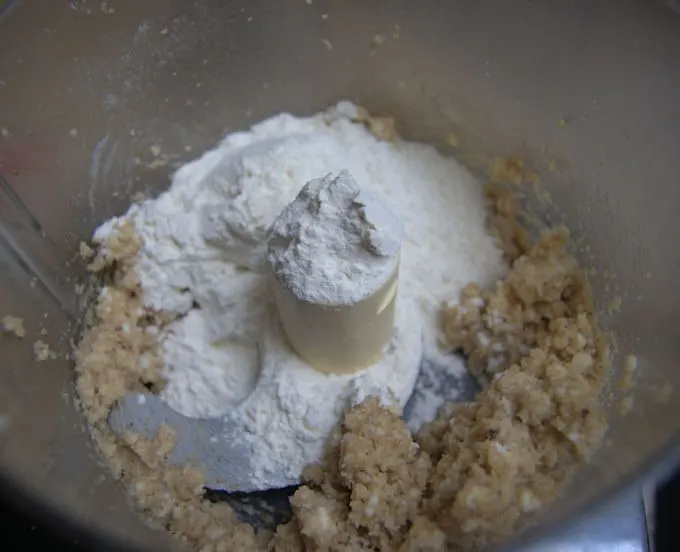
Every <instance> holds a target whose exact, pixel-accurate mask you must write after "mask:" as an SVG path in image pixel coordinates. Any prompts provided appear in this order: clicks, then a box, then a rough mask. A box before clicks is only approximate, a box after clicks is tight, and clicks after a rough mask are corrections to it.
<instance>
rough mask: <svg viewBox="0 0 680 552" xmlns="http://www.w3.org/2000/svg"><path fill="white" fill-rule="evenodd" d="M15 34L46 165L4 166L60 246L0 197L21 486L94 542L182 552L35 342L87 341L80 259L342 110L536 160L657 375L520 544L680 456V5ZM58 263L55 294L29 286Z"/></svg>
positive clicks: (356, 10)
mask: <svg viewBox="0 0 680 552" xmlns="http://www.w3.org/2000/svg"><path fill="white" fill-rule="evenodd" d="M2 17H3V20H2V21H1V22H0V81H1V82H0V126H2V127H3V136H4V141H3V144H4V145H6V144H8V143H14V144H16V143H22V144H29V145H30V146H31V147H36V148H39V150H38V151H39V153H40V155H41V157H40V162H39V163H38V164H35V165H33V166H28V167H22V168H21V170H19V169H16V170H13V169H12V168H11V167H8V166H7V165H5V166H4V167H3V168H2V169H0V171H2V175H3V176H4V177H5V178H6V179H7V181H8V182H9V183H10V184H11V186H12V187H13V189H14V190H16V192H17V194H18V196H19V199H20V200H21V201H22V202H23V203H24V204H25V205H26V206H27V207H28V209H29V211H30V212H31V213H32V214H33V215H34V216H35V219H36V220H37V221H38V222H39V224H40V225H41V227H42V229H44V234H45V235H47V236H49V239H50V240H51V243H52V244H54V245H53V246H51V247H49V248H45V247H44V238H40V239H36V226H35V224H33V222H30V221H29V222H28V223H27V222H26V219H25V218H21V216H18V215H17V212H16V211H12V212H10V211H11V209H10V207H11V205H9V203H8V202H7V201H4V202H0V218H2V217H5V218H4V219H3V221H4V222H5V223H6V227H7V225H11V226H12V236H13V238H12V239H15V242H14V243H13V244H11V245H10V244H9V243H8V242H7V240H6V239H5V240H4V241H3V240H2V239H0V243H2V244H4V249H3V248H2V247H0V314H2V315H4V314H15V315H18V316H21V317H23V318H24V319H25V321H26V326H27V329H28V332H29V335H28V337H27V339H26V340H24V341H17V340H14V341H13V340H9V339H3V340H2V341H1V342H0V343H1V346H2V352H3V362H2V366H1V367H0V410H1V412H0V413H1V414H2V416H3V418H2V420H3V421H4V422H5V423H4V426H5V427H3V434H2V437H1V441H0V443H1V444H0V467H1V473H2V478H3V481H5V482H6V485H9V486H10V487H11V488H12V489H13V493H14V495H20V496H21V497H23V499H25V500H28V501H29V503H30V504H31V505H32V506H31V507H38V506H36V505H39V508H40V509H41V510H42V511H48V512H51V515H53V516H57V518H58V519H64V520H68V523H72V524H76V525H78V526H79V527H87V528H88V531H89V534H91V535H96V536H97V538H98V539H99V542H100V544H101V545H102V546H103V543H104V542H113V541H111V540H110V539H115V540H116V542H126V543H129V544H131V545H134V546H136V547H141V548H158V547H161V546H167V537H166V536H165V535H163V534H162V533H158V532H154V531H152V530H150V529H149V528H147V527H146V526H145V525H144V524H143V523H142V521H141V520H140V519H139V518H138V517H137V515H136V514H135V513H134V512H132V511H131V509H130V508H129V506H128V503H127V501H126V499H125V496H124V492H123V490H122V489H121V488H120V487H119V486H118V485H117V484H116V483H115V482H112V481H111V480H110V479H109V478H108V477H107V476H106V472H105V470H104V469H103V468H102V467H101V466H100V464H99V462H98V458H97V453H96V449H95V448H94V447H93V445H92V444H91V443H90V441H89V439H88V436H87V431H86V429H85V427H84V424H83V421H82V418H81V416H80V415H79V414H78V412H77V409H76V408H75V407H74V404H73V399H74V396H73V385H72V381H73V367H72V362H71V361H70V360H65V359H58V360H54V361H50V362H46V363H38V362H35V361H34V360H33V356H32V352H31V344H32V342H33V341H34V340H35V339H37V338H38V337H39V336H38V330H39V328H41V327H45V328H46V329H47V336H45V337H43V338H42V339H43V340H44V341H47V342H49V343H50V346H51V347H52V348H54V349H55V350H60V351H62V352H66V351H68V350H69V339H71V338H74V337H75V336H76V332H77V330H78V324H77V322H75V321H74V320H73V319H72V318H70V317H69V316H68V315H67V314H66V313H65V311H64V306H66V307H67V308H68V306H69V305H74V304H75V303H76V299H77V297H76V295H75V293H74V292H73V283H74V282H75V281H76V280H75V279H77V278H78V277H79V276H82V272H81V269H79V268H77V265H78V263H74V262H73V258H74V251H75V250H76V247H77V244H78V242H79V241H80V240H81V239H85V238H87V237H88V236H89V235H90V234H91V232H92V230H93V229H94V228H95V227H96V225H97V224H98V223H100V222H101V221H103V220H105V219H107V218H109V217H110V216H112V215H114V214H119V213H121V212H122V211H123V210H124V209H125V208H126V207H127V205H128V204H129V201H130V197H131V195H132V194H134V193H135V192H140V191H141V192H145V193H152V194H153V193H157V192H159V191H160V190H162V189H163V188H164V187H165V186H166V185H167V183H168V175H169V174H170V173H171V171H172V169H173V167H175V166H176V165H177V164H180V163H182V162H184V161H186V160H188V159H190V158H192V157H194V156H195V155H197V154H199V153H200V152H202V151H203V150H205V149H207V148H209V147H211V146H212V145H213V144H214V143H215V142H216V141H217V140H218V139H219V138H220V136H222V135H223V134H224V133H225V132H226V131H228V130H236V129H241V128H245V127H247V126H248V125H249V124H250V123H252V122H255V121H258V120H260V119H262V118H264V117H266V116H269V115H272V114H274V113H277V112H280V111H284V110H285V111H290V112H293V113H296V114H301V115H303V114H311V113H313V112H315V111H318V110H319V109H322V108H324V107H326V106H327V105H329V104H331V103H333V102H335V101H337V100H339V99H345V98H346V99H350V100H353V101H355V102H356V103H359V104H363V105H365V106H366V107H367V108H369V109H370V110H371V111H373V112H375V113H376V114H378V115H380V114H389V115H392V116H395V117H396V118H397V121H398V122H399V129H400V131H401V132H402V134H403V135H404V136H405V137H407V138H409V139H413V140H422V141H428V142H432V143H435V144H442V145H443V144H444V140H445V137H446V136H447V134H449V133H450V132H454V133H455V134H456V135H457V136H458V137H459V139H460V144H461V145H460V147H459V148H458V150H457V151H458V154H459V155H460V157H461V159H462V160H464V161H467V162H468V163H471V164H473V165H474V164H475V161H476V160H479V157H478V156H477V155H476V154H477V153H478V152H485V153H486V154H490V155H507V154H516V155H521V156H523V157H524V159H525V160H526V161H527V163H528V164H529V165H530V166H531V167H532V168H533V169H535V170H536V171H537V172H538V173H539V174H540V175H541V179H542V183H543V185H544V189H545V190H547V191H548V192H549V193H550V197H551V198H552V203H551V204H550V205H548V206H546V205H543V206H541V205H539V202H538V201H534V202H532V201H529V203H528V205H529V207H530V208H531V207H532V206H533V207H534V208H535V213H536V214H537V217H538V219H539V220H540V221H542V222H543V223H559V222H562V221H564V222H566V223H567V224H568V225H569V227H570V228H571V229H572V231H573V233H574V235H575V237H576V241H575V243H576V253H577V255H578V256H579V258H580V260H581V262H582V263H583V265H584V266H587V267H592V268H593V269H595V270H596V273H593V274H594V276H593V285H594V289H595V293H596V297H597V302H598V305H599V306H600V307H601V308H602V317H601V318H602V322H603V324H604V325H605V326H606V327H607V328H608V329H609V330H611V331H612V332H613V334H614V335H615V336H616V345H617V354H616V355H615V357H614V361H615V365H616V367H619V366H620V365H621V364H622V358H623V356H624V355H626V354H628V353H633V354H635V355H637V357H638V359H639V368H638V383H637V385H636V388H635V390H634V407H633V409H632V410H631V412H630V413H628V414H627V415H625V416H622V415H620V413H619V408H618V407H619V404H620V402H619V399H620V396H619V395H618V394H617V393H618V392H617V389H616V385H612V396H611V397H607V402H608V404H610V415H611V428H610V431H609V433H608V437H607V441H606V443H605V446H604V447H603V448H602V450H601V451H600V452H599V453H598V454H597V455H596V457H595V458H594V459H593V461H592V462H591V463H590V464H589V465H587V466H585V467H584V468H582V469H581V470H580V471H579V473H578V474H577V477H576V478H575V480H574V482H573V484H571V485H570V486H569V488H568V489H567V490H566V491H565V493H564V495H563V496H562V497H561V499H560V500H558V501H557V502H556V503H555V504H554V505H553V506H551V507H550V508H548V509H547V510H546V511H545V512H544V513H543V514H542V516H541V520H540V521H541V523H540V524H539V525H538V526H537V528H536V529H532V530H530V531H529V532H528V533H527V534H526V536H525V539H528V540H524V541H522V542H516V543H511V544H509V545H508V546H509V547H510V548H516V547H518V546H520V545H521V544H525V543H526V542H528V541H533V542H535V539H547V540H543V541H542V542H552V540H554V539H555V538H557V536H558V535H559V534H560V533H561V532H564V531H565V529H564V528H565V527H567V526H566V525H565V524H564V521H565V520H566V519H572V518H573V516H574V515H576V514H579V513H581V514H582V513H584V512H585V513H588V512H590V511H591V510H590V508H593V507H595V505H598V504H602V502H603V501H604V500H606V499H607V498H608V497H612V496H614V495H615V493H616V492H623V491H622V489H623V488H624V487H625V486H626V485H628V484H630V483H631V482H633V481H635V480H636V479H637V478H638V477H640V476H641V475H642V474H644V473H649V470H650V469H651V468H652V467H653V466H659V465H660V464H659V462H661V461H665V462H666V463H670V462H672V461H673V459H674V457H673V454H676V457H677V453H674V452H673V447H674V445H676V444H677V443H678V435H679V430H680V401H678V400H677V399H676V398H674V394H673V393H671V394H670V398H669V400H664V398H665V397H664V393H663V392H662V391H664V390H670V389H674V390H679V389H680V370H677V367H676V366H677V359H678V358H679V357H680V297H679V294H678V292H677V287H676V274H677V273H678V272H679V271H680V248H679V247H678V246H677V243H676V241H677V236H678V235H680V222H678V221H679V220H680V218H679V217H678V214H677V208H678V206H679V205H680V187H679V186H678V184H677V179H678V174H680V146H679V144H680V103H678V101H677V99H678V97H680V16H678V14H677V13H676V12H674V11H673V10H672V9H671V7H669V6H667V5H665V4H664V3H663V2H643V1H633V0H627V1H622V0H601V1H600V2H590V1H586V0H575V1H573V2H564V1H558V0H543V1H541V2H535V1H530V0H515V1H514V2H512V3H510V2H503V1H500V0H499V1H491V0H489V1H483V0H480V1H478V2H464V1H454V0H449V1H435V0H431V1H422V2H418V3H414V2H408V1H406V0H394V1H388V0H381V1H375V2H370V3H369V2H358V1H347V2H342V3H337V2H330V1H329V2H326V1H322V0H314V1H312V2H307V1H304V0H299V1H298V0H286V1H279V2H262V1H249V2H246V1H240V2H239V1H220V0H202V1H192V2H185V1H180V0H145V1H144V2H135V1H132V0H129V1H125V0H119V1H115V0H111V1H109V2H100V1H94V0H72V1H70V2H66V1H63V2H40V1H38V0H24V1H23V2H18V3H16V5H15V6H14V7H12V8H11V9H9V10H8V9H7V8H5V11H4V12H3V16H2ZM10 140H12V141H14V142H10ZM5 199H6V198H5ZM555 206H559V209H557V208H556V207H555ZM17 216H18V218H16V217H17ZM11 217H15V218H14V219H12V220H10V218H11ZM34 222H35V221H34ZM5 238H6V236H5ZM17 250H20V251H23V252H25V254H26V255H25V257H24V258H22V257H21V256H19V257H17V256H16V255H14V254H12V253H11V251H14V252H16V251H17ZM36 259H39V260H40V262H39V263H38V264H35V263H37V262H38V261H36ZM31 263H34V264H31ZM38 265H39V266H40V269H39V270H40V271H41V273H42V277H43V280H44V281H49V282H50V284H49V286H48V287H47V288H45V287H43V286H41V285H33V284H32V283H31V281H30V278H29V277H27V274H28V275H30V274H31V273H32V272H35V270H36V266H38ZM595 274H596V275H595ZM55 296H58V297H60V298H61V305H60V304H59V303H58V302H56V301H54V300H53V299H54V297H55ZM619 301H620V308H618V309H615V310H617V312H614V313H613V314H612V315H610V313H609V312H607V307H608V306H610V307H617V306H618V304H619ZM658 469H660V468H658ZM7 492H9V491H7Z"/></svg>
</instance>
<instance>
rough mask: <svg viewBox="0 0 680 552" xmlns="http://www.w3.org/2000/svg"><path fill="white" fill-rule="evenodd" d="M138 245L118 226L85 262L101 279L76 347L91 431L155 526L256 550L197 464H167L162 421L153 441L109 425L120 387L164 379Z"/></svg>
mask: <svg viewBox="0 0 680 552" xmlns="http://www.w3.org/2000/svg"><path fill="white" fill-rule="evenodd" d="M138 250H139V239H138V238H137V236H136V234H135V232H134V229H133V228H132V226H131V225H129V224H123V225H121V226H119V227H118V228H117V229H116V231H115V232H113V234H112V236H111V237H110V238H109V240H108V241H107V242H106V243H105V244H100V247H99V249H98V251H97V254H96V256H95V257H94V260H92V262H91V264H90V269H91V270H92V271H94V272H98V273H99V274H100V275H101V276H102V277H103V279H104V280H105V285H104V287H103V288H102V289H101V292H100V294H99V298H98V301H97V304H96V308H95V312H94V323H93V325H92V327H91V328H90V329H89V330H88V331H87V332H86V333H85V335H84V337H83V339H82V341H81V343H80V344H79V346H78V349H77V351H76V372H77V384H76V385H77V390H78V395H79V397H80V401H81V404H82V407H83V411H84V412H85V415H86V417H87V419H88V421H89V423H90V426H91V431H92V435H93V437H94V439H95V441H96V442H97V444H98V446H99V448H100V450H101V452H102V454H103V456H104V458H105V460H106V461H107V463H108V465H109V468H110V469H111V471H112V473H113V475H114V476H115V477H116V478H119V479H120V480H121V481H122V482H123V484H124V486H125V487H126V489H127V490H128V493H129V494H130V496H131V498H132V499H133V502H134V504H135V505H136V506H137V508H138V509H139V510H140V512H141V513H142V514H143V515H144V516H145V518H146V519H147V520H148V521H149V522H150V523H151V524H152V525H153V526H154V527H158V528H159V529H160V528H163V529H165V530H166V531H168V532H169V533H171V534H172V535H173V536H175V537H176V538H177V539H179V540H180V541H182V542H184V543H185V544H187V545H188V546H189V547H190V548H191V549H195V550H201V551H202V552H227V551H232V550H236V551H238V550H243V551H245V550H258V549H259V550H262V549H264V546H265V542H264V539H263V537H258V536H257V535H256V534H255V532H254V531H253V529H252V527H250V526H249V525H247V524H244V523H240V522H239V521H238V520H237V518H236V515H235V513H234V511H233V510H232V509H231V508H230V507H229V506H227V505H226V504H213V503H211V502H209V501H207V500H204V498H203V492H204V480H203V475H202V473H201V472H200V471H199V470H197V469H195V468H193V467H191V466H184V467H169V466H166V465H165V463H164V461H165V458H166V457H167V455H168V453H169V452H170V451H171V450H172V447H173V446H174V435H173V434H172V431H170V430H169V429H168V428H165V427H163V428H161V429H160V430H159V432H158V434H157V436H156V438H155V439H152V440H149V439H146V438H143V437H141V436H139V435H134V434H128V435H126V436H125V439H121V438H119V437H118V436H116V435H115V434H113V433H112V432H111V430H110V429H109V427H108V423H107V418H108V415H109V412H110V410H111V408H112V407H113V405H114V404H115V403H116V401H118V399H120V398H121V397H122V396H123V395H124V394H125V393H127V392H129V391H139V392H144V391H147V390H148V389H160V388H161V386H162V385H163V379H162V375H161V373H162V361H161V360H160V357H159V356H158V351H157V339H156V335H157V332H158V328H159V327H160V326H161V325H162V323H163V322H162V321H161V320H160V319H159V318H158V317H157V316H156V315H155V314H154V313H153V312H150V311H148V310H147V309H145V308H144V306H143V305H142V303H141V301H140V299H139V280H138V278H137V276H136V275H135V273H134V270H133V266H134V262H135V258H136V255H137V252H138Z"/></svg>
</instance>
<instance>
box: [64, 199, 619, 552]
mask: <svg viewBox="0 0 680 552" xmlns="http://www.w3.org/2000/svg"><path fill="white" fill-rule="evenodd" d="M488 198H489V201H490V205H491V216H490V221H491V223H492V225H493V226H494V228H495V229H496V232H497V234H498V238H499V240H500V242H501V244H502V245H503V250H504V252H505V254H506V257H507V259H508V261H509V262H510V263H511V269H510V271H509V274H508V276H507V278H506V279H505V280H503V281H501V282H499V283H498V284H497V285H496V287H495V288H492V289H481V288H479V287H478V286H476V285H475V284H470V285H469V286H468V287H467V288H466V289H465V291H464V292H463V294H462V297H461V299H460V303H459V304H458V305H456V306H451V307H445V308H443V309H442V312H441V324H442V329H443V336H444V344H445V346H447V347H449V348H450V350H451V351H452V352H453V351H462V352H463V353H464V354H465V355H466V356H467V358H468V362H469V367H470V370H471V371H472V373H473V374H474V375H475V376H476V377H477V378H478V379H479V380H480V382H482V384H483V385H484V389H483V391H482V392H481V393H480V394H479V396H478V397H477V399H476V400H475V401H474V402H471V403H466V404H458V405H450V406H448V407H447V408H444V409H443V410H442V412H441V413H440V416H439V418H438V419H436V420H435V421H433V422H432V423H429V424H426V426H425V427H423V429H422V430H421V431H420V432H419V433H418V435H417V436H415V438H414V437H413V436H412V435H411V434H410V432H409V431H408V429H407V427H406V425H405V424H404V422H403V421H402V420H401V418H400V417H399V413H398V412H394V411H391V410H388V409H385V408H383V407H381V406H380V404H379V403H378V401H377V400H375V399H369V400H368V401H366V402H364V403H363V404H361V405H359V406H357V407H356V408H354V409H353V410H351V411H350V412H349V413H348V414H347V415H346V417H345V420H344V423H343V427H342V432H341V435H340V437H339V438H338V441H337V442H336V443H335V444H334V445H333V446H332V448H331V450H330V451H329V453H328V456H327V458H326V460H325V462H324V463H323V465H320V466H313V467H310V468H309V469H308V470H307V472H306V474H305V478H306V481H307V484H306V485H304V486H302V487H300V488H299V489H298V490H297V492H296V493H295V494H294V495H293V497H292V498H291V505H292V510H293V517H292V519H291V520H290V521H289V522H288V523H286V524H284V525H280V526H279V527H278V528H277V529H276V531H275V532H274V533H273V534H271V533H267V532H265V531H261V532H259V533H257V534H256V533H255V531H254V530H253V528H252V527H250V526H249V525H247V524H244V523H241V522H239V521H238V519H237V517H236V514H235V513H234V511H233V510H232V509H231V508H230V507H229V506H227V505H226V504H220V503H213V502H210V501H208V500H204V498H203V492H204V489H203V478H202V475H201V473H200V472H199V471H198V470H196V469H194V468H192V467H190V466H187V467H184V468H172V467H168V466H166V465H165V462H164V460H165V458H166V456H167V454H168V453H169V452H170V451H171V450H172V447H173V445H174V436H173V434H172V432H171V431H170V430H169V429H167V428H163V429H162V430H161V431H160V432H159V434H158V435H157V436H156V438H155V439H153V440H149V439H145V438H141V437H139V436H136V435H132V434H130V435H127V436H126V438H125V439H120V438H118V437H116V436H115V435H114V434H113V433H112V432H111V431H110V430H109V428H108V425H107V416H108V413H109V411H110V410H111V408H112V406H113V405H114V404H115V403H116V401H117V400H118V399H119V398H120V397H122V396H123V395H124V394H125V393H127V392H129V391H138V392H140V391H141V392H144V391H146V390H152V391H153V390H157V389H159V388H160V387H161V386H162V385H163V380H162V375H161V374H162V370H163V364H162V361H161V360H160V358H159V356H158V353H157V340H156V336H157V335H158V332H159V329H160V328H162V327H163V325H164V324H165V323H167V321H165V320H163V318H162V316H159V315H158V314H156V313H153V312H150V311H149V310H147V309H146V308H144V306H143V305H142V302H141V300H140V284H139V281H138V279H137V277H136V276H135V273H134V270H133V267H134V263H135V257H136V254H137V251H138V249H139V246H140V244H139V240H138V238H137V237H136V235H135V232H134V228H132V227H131V226H130V225H128V224H123V225H121V226H119V227H118V228H117V231H116V232H114V233H113V234H112V236H111V237H110V239H109V240H108V242H107V243H106V244H105V245H104V246H103V247H100V249H99V252H98V254H97V256H96V257H95V258H94V260H93V262H92V263H91V265H90V266H91V269H92V270H93V271H95V272H98V273H100V274H102V275H106V280H105V283H104V286H103V288H102V291H101V293H100V295H99V298H98V301H97V304H96V313H95V323H94V324H93V325H92V327H91V328H90V329H89V330H88V331H87V332H86V334H85V336H84V338H83V340H82V342H81V344H80V346H79V348H78V351H77V363H76V370H77V375H78V378H77V386H78V393H79V396H80V399H81V401H82V406H83V409H84V412H85V414H86V416H87V419H88V421H89V422H90V424H91V427H92V432H93V435H94V437H95V439H96V441H97V443H98V444H99V447H100V449H101V451H102V453H103V455H104V457H105V458H106V460H107V461H108V464H109V466H110V468H111V470H112V472H113V474H114V475H115V476H116V477H117V478H119V479H120V480H121V481H122V483H123V484H124V486H125V488H126V489H127V490H128V492H129V494H130V496H131V497H132V499H133V501H134V503H135V504H136V506H137V507H138V508H139V509H140V511H141V513H142V514H143V515H144V517H145V518H146V519H148V520H149V521H150V522H151V523H152V524H153V525H154V526H157V527H159V528H165V529H166V530H167V531H169V532H170V533H172V534H173V535H174V536H175V537H177V538H178V539H180V540H181V541H183V542H184V543H186V544H187V545H188V546H189V547H190V548H191V549H194V550H201V551H203V552H218V551H232V550H269V551H280V552H287V551H290V552H294V551H300V550H307V551H355V550H397V551H400V552H401V551H404V552H405V551H419V552H426V551H434V550H441V549H443V548H448V549H451V550H478V549H482V548H484V547H485V546H486V545H488V544H490V543H494V542H497V541H501V540H503V539H505V538H507V537H508V536H509V535H511V534H512V533H513V532H515V531H516V530H517V529H518V528H519V527H520V526H521V525H522V524H523V523H525V522H527V521H528V520H530V519H531V516H532V514H535V513H536V512H537V511H538V510H539V509H540V508H541V507H543V506H545V505H547V504H548V503H550V502H551V501H552V500H553V499H554V498H555V497H556V495H557V494H558V492H559V491H560V489H561V488H562V487H563V486H564V484H565V483H566V482H567V481H568V480H569V477H570V475H571V474H572V473H573V471H574V470H575V469H576V468H577V467H578V466H579V465H580V464H581V463H582V462H584V461H585V460H587V459H588V457H589V455H590V454H591V453H592V452H593V450H594V449H595V448H596V447H597V445H598V444H599V442H600V441H601V439H602V436H603V433H604V430H605V425H606V424H605V418H604V415H603V412H602V409H601V408H600V406H599V393H600V389H601V386H602V383H603V379H604V376H605V372H606V369H607V367H608V354H607V351H608V347H607V343H606V341H605V339H604V338H603V337H602V336H601V334H600V333H599V331H598V329H597V326H596V323H595V319H594V313H593V305H592V300H591V293H590V288H589V286H588V284H587V282H586V280H585V278H584V277H583V275H582V273H581V272H580V270H579V267H578V266H577V264H576V261H575V259H574V258H573V257H571V256H570V255H569V254H568V253H567V251H566V249H565V244H566V239H567V235H566V232H565V231H563V230H553V231H551V232H548V233H547V234H545V235H544V236H543V237H542V238H541V239H540V241H539V242H538V243H536V244H535V245H529V240H528V238H527V236H526V234H525V233H524V232H523V230H522V229H521V227H520V226H519V224H518V223H517V220H516V216H517V208H516V206H515V203H514V198H513V197H512V196H511V195H509V194H507V193H503V192H499V191H498V190H497V189H496V190H490V191H489V193H488Z"/></svg>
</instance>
